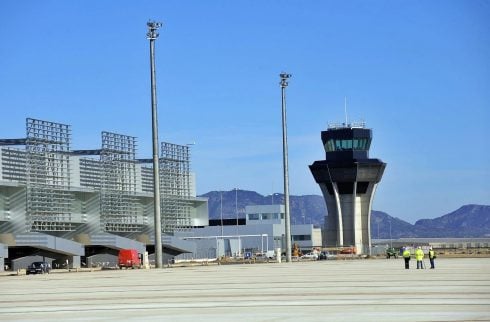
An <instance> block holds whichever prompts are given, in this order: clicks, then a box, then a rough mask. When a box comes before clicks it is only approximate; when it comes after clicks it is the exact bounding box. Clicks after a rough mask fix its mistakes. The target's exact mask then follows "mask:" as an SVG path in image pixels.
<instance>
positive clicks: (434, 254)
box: [429, 246, 437, 269]
mask: <svg viewBox="0 0 490 322" xmlns="http://www.w3.org/2000/svg"><path fill="white" fill-rule="evenodd" d="M436 257H437V256H436V252H435V251H434V250H433V249H432V246H430V248H429V260H430V268H432V269H434V268H436V266H435V264H434V259H436Z"/></svg>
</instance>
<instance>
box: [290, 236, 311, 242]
mask: <svg viewBox="0 0 490 322" xmlns="http://www.w3.org/2000/svg"><path fill="white" fill-rule="evenodd" d="M292 237H293V238H292V239H293V241H305V240H311V235H293V236H292Z"/></svg>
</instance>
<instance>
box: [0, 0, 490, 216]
mask: <svg viewBox="0 0 490 322" xmlns="http://www.w3.org/2000/svg"><path fill="white" fill-rule="evenodd" d="M149 19H155V20H158V21H162V22H163V23H164V27H163V28H162V29H161V31H160V38H159V39H158V40H157V43H156V64H157V83H158V89H157V91H158V111H159V134H160V140H161V141H168V142H172V143H177V144H187V143H192V142H195V143H196V144H195V145H194V146H193V147H192V168H193V170H194V171H195V172H196V174H197V190H198V193H199V194H202V193H206V192H208V191H211V190H230V189H233V188H235V187H238V188H240V189H246V190H255V191H257V192H259V193H261V194H264V195H266V194H270V193H271V192H273V191H274V192H281V191H282V138H281V105H280V104H281V100H280V98H281V96H280V95H281V93H280V87H279V84H278V83H279V77H278V74H279V73H280V72H281V71H287V72H289V73H291V74H293V78H292V79H291V81H290V86H289V87H288V89H287V113H288V114H287V116H288V142H289V166H290V192H291V194H295V195H302V194H321V192H320V189H319V188H318V186H317V185H316V183H315V182H314V180H313V177H312V176H311V174H310V172H309V169H308V165H309V164H311V163H313V162H314V161H315V160H320V159H323V158H324V151H323V148H322V144H321V140H320V132H321V131H322V130H325V129H326V127H327V125H328V123H332V122H341V121H343V120H344V119H345V116H344V97H347V106H348V118H349V120H352V121H358V120H363V121H365V122H366V123H367V126H368V127H369V128H372V129H373V133H374V139H373V143H372V146H371V152H370V156H371V157H374V158H379V159H381V160H383V161H384V162H386V163H387V164H388V166H387V168H386V171H385V175H384V177H383V180H382V181H381V184H380V185H379V188H378V191H377V194H376V197H375V199H374V206H373V208H374V209H375V210H381V211H385V212H388V213H389V214H390V215H392V216H395V217H399V218H401V219H404V220H407V221H409V222H414V221H415V220H416V219H420V218H433V217H437V216H440V215H443V214H446V213H448V212H450V211H453V210H455V209H457V208H458V207H459V206H461V205H463V204H468V203H477V204H487V205H488V204H490V170H489V167H490V143H489V141H488V140H489V133H490V131H489V129H490V126H489V124H490V1H478V0H472V1H464V0H461V1H448V0H445V1H340V0H339V1H259V0H256V1H22V0H18V1H8V0H7V1H2V2H0V40H1V45H0V109H1V112H2V113H1V115H2V126H1V127H0V137H2V138H16V137H24V136H25V133H24V131H25V119H26V117H32V118H38V119H43V120H49V121H54V122H60V123H64V124H70V125H72V132H73V145H72V148H73V149H84V148H97V147H99V146H100V144H101V139H100V132H101V131H112V132H116V133H121V134H126V135H132V136H136V137H138V144H139V150H138V155H139V156H140V157H150V156H151V114H150V88H149V47H148V40H147V39H146V36H145V35H146V31H147V29H146V22H147V21H148V20H149Z"/></svg>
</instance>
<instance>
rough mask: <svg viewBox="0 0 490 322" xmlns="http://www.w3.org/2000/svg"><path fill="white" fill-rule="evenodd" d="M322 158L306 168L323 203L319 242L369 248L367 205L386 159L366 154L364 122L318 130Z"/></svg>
mask: <svg viewBox="0 0 490 322" xmlns="http://www.w3.org/2000/svg"><path fill="white" fill-rule="evenodd" d="M321 139H322V142H323V147H324V149H325V160H321V161H315V162H314V163H313V164H312V165H310V170H311V172H312V174H313V177H314V178H315V181H316V182H317V183H318V184H319V185H320V188H321V191H322V193H323V197H324V198H325V202H326V204H327V209H328V215H327V217H326V218H325V228H324V240H323V244H324V245H325V246H327V247H355V248H356V251H357V254H370V252H371V231H370V221H371V205H372V201H373V198H374V194H375V192H376V187H377V185H378V183H379V182H380V181H381V177H382V176H383V172H384V170H385V167H386V163H383V162H382V161H381V160H379V159H372V158H369V148H370V146H371V140H372V130H371V129H367V128H365V125H364V123H358V124H356V123H352V124H347V123H342V124H332V125H330V126H329V127H328V129H327V131H322V133H321Z"/></svg>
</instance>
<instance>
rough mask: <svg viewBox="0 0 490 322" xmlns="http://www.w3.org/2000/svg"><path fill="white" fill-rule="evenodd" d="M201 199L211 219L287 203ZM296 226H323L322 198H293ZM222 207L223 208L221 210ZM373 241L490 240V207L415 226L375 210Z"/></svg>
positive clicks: (216, 195)
mask: <svg viewBox="0 0 490 322" xmlns="http://www.w3.org/2000/svg"><path fill="white" fill-rule="evenodd" d="M201 197H207V198H208V200H209V218H210V219H218V218H220V216H221V213H223V218H236V216H237V212H238V217H239V218H244V217H245V206H249V205H270V204H281V203H283V202H284V195H282V194H277V193H276V194H274V195H268V196H263V195H261V194H258V193H257V192H255V191H247V190H231V191H211V192H208V193H206V194H204V195H202V196H201ZM289 200H290V207H291V221H292V223H293V224H302V223H307V224H310V223H311V224H314V225H316V226H322V225H323V221H324V216H325V215H326V213H327V209H326V206H325V201H324V200H323V197H322V196H317V195H306V196H290V197H289ZM221 205H222V207H221ZM371 236H372V238H381V239H384V238H390V236H391V238H400V237H490V206H485V205H465V206H462V207H461V208H459V209H457V210H455V211H453V212H451V213H449V214H446V215H443V216H441V217H438V218H435V219H421V220H418V221H417V222H416V223H415V225H412V224H410V223H408V222H406V221H403V220H401V219H399V218H394V217H391V216H390V215H388V214H387V213H385V212H382V211H376V210H373V212H372V216H371Z"/></svg>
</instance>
